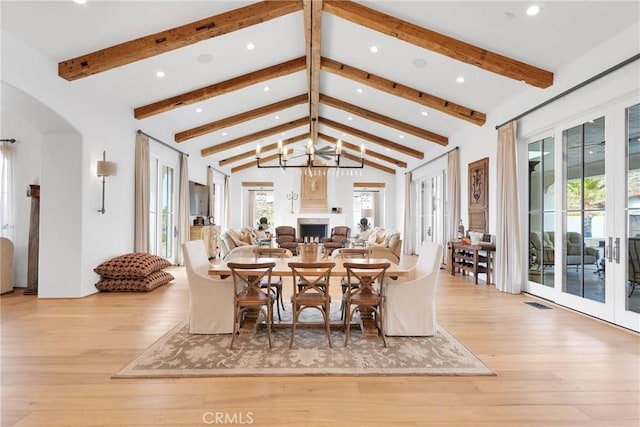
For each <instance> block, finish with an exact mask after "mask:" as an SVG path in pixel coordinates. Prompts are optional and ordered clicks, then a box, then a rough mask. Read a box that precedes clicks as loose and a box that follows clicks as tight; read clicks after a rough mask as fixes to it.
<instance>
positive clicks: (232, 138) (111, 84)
mask: <svg viewBox="0 0 640 427" xmlns="http://www.w3.org/2000/svg"><path fill="white" fill-rule="evenodd" d="M528 6H530V3H528V2H521V1H517V2H482V1H476V2H453V1H452V2H429V1H375V2H355V1H354V2H352V1H333V0H323V1H321V0H313V1H311V0H293V1H284V0H277V1H275V0H274V1H259V2H249V1H206V2H205V1H197V2H189V1H182V2H171V1H157V2H133V1H132V2H111V1H99V2H98V1H91V0H89V1H88V2H87V3H86V4H84V5H77V4H75V3H73V2H72V1H59V2H11V1H3V2H2V4H1V7H2V25H3V28H4V29H6V30H7V31H9V32H11V33H13V34H14V35H16V36H17V37H18V38H21V39H23V40H25V41H26V42H27V43H30V44H32V45H33V46H34V47H36V48H38V49H40V50H42V51H43V52H45V53H46V54H48V55H49V56H50V57H51V58H52V59H54V60H55V62H57V63H58V73H59V76H60V77H61V78H62V79H65V80H67V81H68V82H66V84H68V85H72V87H73V88H74V89H75V90H78V91H82V92H83V93H86V97H87V102H104V103H112V104H113V105H114V106H119V107H120V108H123V109H127V111H130V114H131V117H133V118H135V120H136V122H137V123H138V124H139V126H138V128H139V129H142V130H143V131H145V132H147V133H149V134H151V135H154V136H157V137H160V138H161V139H163V140H165V142H168V143H171V144H175V146H176V147H177V148H178V149H179V150H181V151H185V152H188V153H189V154H190V155H194V156H203V157H205V158H206V160H207V162H208V163H209V164H211V165H212V166H214V167H215V168H217V169H221V170H224V171H225V172H230V173H233V172H237V171H240V170H245V169H250V168H254V167H255V160H254V159H253V157H254V153H255V146H256V144H260V145H261V147H262V153H263V157H269V158H271V159H275V158H276V156H274V154H275V153H276V149H277V144H276V141H277V140H278V139H282V140H283V143H284V145H285V146H287V147H289V148H294V149H295V150H303V149H304V148H303V147H304V146H305V142H306V140H307V139H308V138H309V137H310V136H311V138H312V139H313V140H315V141H317V144H318V147H323V146H331V147H333V146H334V144H335V143H336V141H337V139H338V138H339V139H341V140H342V141H343V152H344V153H345V157H347V158H348V159H349V158H350V159H351V160H350V161H351V162H354V161H356V160H357V158H358V156H359V150H360V146H361V145H362V144H364V145H365V146H366V148H367V165H368V167H374V168H377V169H379V170H382V171H385V172H388V173H395V171H396V170H398V169H401V170H402V169H404V168H407V167H411V165H415V164H418V163H420V162H423V161H424V160H425V159H428V157H429V156H430V154H431V153H437V152H439V151H442V149H443V146H446V145H447V144H448V138H449V137H450V136H451V135H453V134H455V133H456V132H458V131H460V130H462V129H463V128H464V127H466V126H493V125H495V124H496V123H489V122H487V114H488V113H489V112H491V110H493V109H494V108H496V107H497V106H499V105H500V104H502V103H504V102H505V101H507V100H509V99H510V98H512V97H514V96H516V95H518V94H519V93H521V92H522V91H524V90H527V88H535V90H539V91H544V90H545V88H548V87H550V86H551V85H553V81H554V72H556V70H559V69H561V68H562V67H563V66H565V65H567V64H568V63H570V62H571V61H572V60H574V59H576V58H577V57H579V56H581V55H583V54H585V53H586V52H588V51H589V50H590V49H591V48H592V47H593V46H595V45H596V44H599V43H601V42H602V41H604V40H606V39H608V38H609V37H611V36H613V35H614V34H616V33H617V32H618V31H620V30H621V29H623V28H625V27H626V26H628V25H631V24H633V23H634V22H636V21H637V20H638V3H637V2H633V1H630V2H555V1H554V2H546V3H542V11H541V13H540V14H538V15H537V16H527V14H526V13H525V10H526V9H527V7H528ZM605 15H606V16H609V17H610V19H602V17H603V16H605ZM250 45H251V48H249V46H250ZM3 60H6V58H3ZM158 71H162V72H163V73H164V77H162V78H159V77H156V73H157V72H158ZM459 77H463V78H464V82H463V83H459V82H457V81H456V79H457V78H459ZM514 113H517V112H514ZM264 161H267V159H266V158H265V159H264ZM347 162H349V160H347Z"/></svg>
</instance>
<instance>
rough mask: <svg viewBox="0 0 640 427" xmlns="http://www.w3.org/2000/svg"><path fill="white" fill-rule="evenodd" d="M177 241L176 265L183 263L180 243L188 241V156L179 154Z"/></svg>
mask: <svg viewBox="0 0 640 427" xmlns="http://www.w3.org/2000/svg"><path fill="white" fill-rule="evenodd" d="M178 186H179V190H178V241H177V242H176V247H177V250H176V265H183V264H184V263H183V260H184V257H183V254H182V244H183V243H185V242H188V241H189V214H190V212H189V156H187V155H186V154H182V155H181V156H180V182H179V183H178Z"/></svg>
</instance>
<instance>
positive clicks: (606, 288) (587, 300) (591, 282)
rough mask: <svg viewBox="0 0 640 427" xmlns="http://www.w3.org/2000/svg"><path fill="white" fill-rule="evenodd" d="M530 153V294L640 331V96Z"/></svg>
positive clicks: (554, 134) (563, 129) (561, 129)
mask: <svg viewBox="0 0 640 427" xmlns="http://www.w3.org/2000/svg"><path fill="white" fill-rule="evenodd" d="M554 141H559V143H558V142H555V143H554ZM527 153H528V166H529V171H528V181H527V188H528V193H529V194H528V195H529V211H528V224H529V226H528V235H529V251H528V267H529V268H528V275H527V277H528V288H527V290H528V291H529V292H531V293H533V294H535V295H539V296H541V297H544V298H547V299H550V300H552V301H555V302H557V303H559V304H561V305H564V306H567V307H570V308H573V309H576V310H578V311H581V312H583V313H587V314H589V315H591V316H594V317H597V318H600V319H603V320H606V321H608V322H612V323H615V324H618V325H621V326H624V327H626V328H630V329H633V330H636V331H638V330H640V104H639V103H638V100H637V96H636V97H635V98H630V99H628V100H626V101H623V102H620V103H617V104H615V105H613V106H610V107H608V108H606V109H603V110H602V111H599V112H594V113H593V114H591V115H590V116H589V117H584V118H582V119H576V120H574V121H572V122H567V123H564V124H561V125H559V126H557V127H556V128H555V130H551V131H549V135H547V136H543V137H539V138H535V139H534V140H532V141H531V142H529V143H528V144H527ZM558 207H559V208H558Z"/></svg>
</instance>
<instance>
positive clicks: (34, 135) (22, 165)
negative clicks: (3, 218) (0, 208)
mask: <svg viewBox="0 0 640 427" xmlns="http://www.w3.org/2000/svg"><path fill="white" fill-rule="evenodd" d="M4 90H6V88H3V91H4ZM0 115H1V117H2V124H1V127H2V135H3V138H15V139H16V140H17V141H16V143H15V144H13V149H14V153H15V155H14V161H15V165H14V168H13V169H14V185H15V188H16V194H15V197H14V206H15V218H14V219H15V229H14V233H13V235H14V246H15V248H14V250H15V254H14V258H13V262H14V266H13V275H14V283H15V286H16V287H25V286H27V251H28V249H29V248H28V242H29V215H30V211H31V198H30V197H27V188H28V186H29V184H33V183H34V179H38V180H39V179H40V157H41V150H42V148H41V147H42V135H41V134H40V132H39V131H38V130H37V129H35V128H34V127H33V126H31V125H30V124H29V123H28V122H26V121H25V120H24V119H23V118H22V117H20V116H19V115H17V114H15V112H13V111H10V110H8V109H6V108H2V109H0Z"/></svg>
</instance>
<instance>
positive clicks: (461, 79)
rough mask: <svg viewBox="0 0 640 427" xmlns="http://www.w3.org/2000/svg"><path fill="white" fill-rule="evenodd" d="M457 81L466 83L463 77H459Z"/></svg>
mask: <svg viewBox="0 0 640 427" xmlns="http://www.w3.org/2000/svg"><path fill="white" fill-rule="evenodd" d="M456 81H457V82H458V83H464V77H462V76H458V78H457V79H456Z"/></svg>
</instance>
